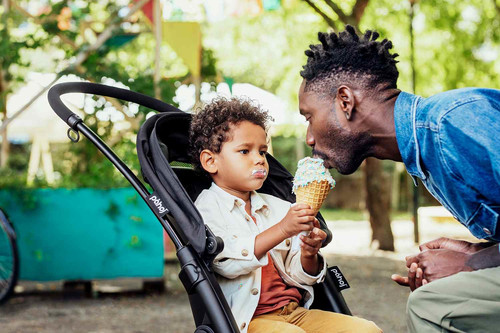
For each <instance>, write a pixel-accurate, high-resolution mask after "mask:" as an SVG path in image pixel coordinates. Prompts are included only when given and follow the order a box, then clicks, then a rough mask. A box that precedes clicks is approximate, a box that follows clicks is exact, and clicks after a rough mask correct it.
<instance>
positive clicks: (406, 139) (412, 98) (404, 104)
mask: <svg viewBox="0 0 500 333" xmlns="http://www.w3.org/2000/svg"><path fill="white" fill-rule="evenodd" d="M421 100H422V97H420V96H417V95H413V94H410V93H406V92H404V91H402V92H401V93H400V94H399V96H398V98H397V99H396V104H395V105H394V123H395V127H396V140H397V142H398V148H399V152H400V153H401V157H402V159H403V163H404V164H405V167H406V170H407V171H408V173H409V174H410V175H411V176H412V178H413V181H414V182H415V185H416V184H417V183H416V179H415V178H414V177H419V178H421V179H426V178H427V177H426V176H425V174H424V172H423V171H422V167H421V165H420V163H421V158H420V149H419V145H418V141H417V130H416V126H415V124H416V120H415V119H416V114H417V106H418V103H419V102H420V101H421Z"/></svg>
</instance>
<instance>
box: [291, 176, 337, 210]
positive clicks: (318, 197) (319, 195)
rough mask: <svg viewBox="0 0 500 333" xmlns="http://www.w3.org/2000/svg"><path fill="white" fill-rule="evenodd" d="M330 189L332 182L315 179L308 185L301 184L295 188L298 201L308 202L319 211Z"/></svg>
mask: <svg viewBox="0 0 500 333" xmlns="http://www.w3.org/2000/svg"><path fill="white" fill-rule="evenodd" d="M330 189H331V186H330V183H329V182H328V181H326V180H322V181H319V182H318V181H313V182H311V183H309V184H308V185H306V186H300V187H298V188H297V189H296V190H295V195H296V198H297V203H304V204H308V205H309V206H311V209H313V210H314V211H315V212H318V211H319V209H320V208H321V205H323V202H324V201H325V199H326V196H327V195H328V193H329V192H330Z"/></svg>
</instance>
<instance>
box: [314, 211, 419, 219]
mask: <svg viewBox="0 0 500 333" xmlns="http://www.w3.org/2000/svg"><path fill="white" fill-rule="evenodd" d="M321 214H322V215H323V217H324V218H325V220H330V221H336V220H351V221H367V220H368V217H369V215H368V211H367V210H349V209H332V208H324V209H321ZM411 218H412V215H411V213H409V212H401V211H393V212H391V219H392V220H411Z"/></svg>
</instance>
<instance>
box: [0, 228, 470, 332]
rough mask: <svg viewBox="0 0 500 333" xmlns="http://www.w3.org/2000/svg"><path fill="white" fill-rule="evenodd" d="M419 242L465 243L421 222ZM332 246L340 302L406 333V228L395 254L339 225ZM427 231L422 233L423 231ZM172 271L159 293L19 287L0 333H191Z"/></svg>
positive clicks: (124, 287) (462, 233)
mask: <svg viewBox="0 0 500 333" xmlns="http://www.w3.org/2000/svg"><path fill="white" fill-rule="evenodd" d="M421 227H422V229H421V230H425V231H426V232H425V233H424V232H423V233H422V234H421V240H422V241H426V240H429V239H433V238H436V237H438V236H440V235H450V234H451V235H453V236H455V237H458V238H467V235H468V234H467V231H466V230H465V228H463V227H462V226H460V225H458V224H456V225H453V224H452V225H449V224H446V225H430V224H425V223H423V224H422V225H421ZM330 229H332V230H333V232H334V240H333V242H332V244H331V245H329V246H328V247H326V248H325V249H323V253H324V255H325V257H326V259H327V261H328V263H329V264H330V265H337V266H339V267H340V268H341V270H342V272H343V273H344V275H345V276H346V278H347V279H348V281H349V283H350V285H351V289H348V290H345V291H344V292H343V295H344V297H345V299H346V301H347V304H348V305H349V307H350V309H351V311H352V312H353V314H354V315H357V316H360V317H363V318H366V319H369V320H372V321H374V322H375V323H376V324H377V325H379V327H380V328H382V329H383V330H384V332H386V333H391V332H406V325H405V307H406V300H407V298H408V294H409V290H408V289H406V288H403V287H400V286H398V285H396V284H395V283H393V282H392V281H391V280H390V276H391V274H393V273H404V272H406V270H405V267H404V264H403V261H402V259H403V258H404V256H405V255H407V254H410V253H415V252H416V251H417V247H416V246H415V245H414V244H413V241H412V233H411V230H413V229H412V225H411V223H410V222H409V221H402V222H395V223H393V231H394V234H395V238H396V252H395V253H387V252H381V251H373V250H370V244H369V242H370V232H369V225H368V223H367V222H366V223H363V222H347V221H338V222H334V223H333V224H330ZM430 230H431V231H432V232H429V231H430ZM178 269H179V268H178V265H177V264H168V265H166V266H165V274H164V276H165V283H166V292H164V293H163V294H154V293H153V294H148V293H144V292H142V291H141V286H142V281H140V280H137V279H133V280H131V279H124V280H111V281H95V282H93V285H94V292H93V297H90V298H86V297H85V296H84V295H83V292H71V293H67V292H62V288H61V286H62V284H61V283H59V284H57V283H50V284H47V283H45V284H37V283H33V282H28V281H21V283H20V286H19V287H18V288H17V293H16V295H15V296H14V297H13V298H11V299H10V300H9V301H8V302H7V303H6V304H4V305H2V306H0V332H1V333H20V332H21V333H35V332H36V333H49V332H50V333H63V332H64V333H79V332H92V333H111V332H120V333H128V332H130V333H139V332H141V333H142V332H148V333H149V332H151V333H156V332H159V333H160V332H162V333H163V332H171V333H188V332H190V333H192V332H194V329H195V327H194V322H193V318H192V315H191V309H190V306H189V302H188V298H187V294H186V293H185V292H184V290H183V287H182V285H181V284H180V282H179V280H178V279H177V274H178Z"/></svg>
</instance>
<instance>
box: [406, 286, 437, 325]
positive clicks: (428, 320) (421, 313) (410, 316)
mask: <svg viewBox="0 0 500 333" xmlns="http://www.w3.org/2000/svg"><path fill="white" fill-rule="evenodd" d="M427 289H428V288H425V286H423V287H420V288H418V289H416V290H414V291H413V292H412V293H411V294H410V296H409V297H408V303H407V306H406V321H407V325H408V330H409V332H421V331H422V330H423V329H424V328H425V330H427V331H429V332H430V331H431V328H432V329H434V328H437V327H438V326H439V325H440V323H441V321H442V318H443V311H442V310H441V309H440V308H439V307H440V306H441V305H442V302H441V301H442V299H440V295H439V293H436V292H434V291H431V290H427Z"/></svg>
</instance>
